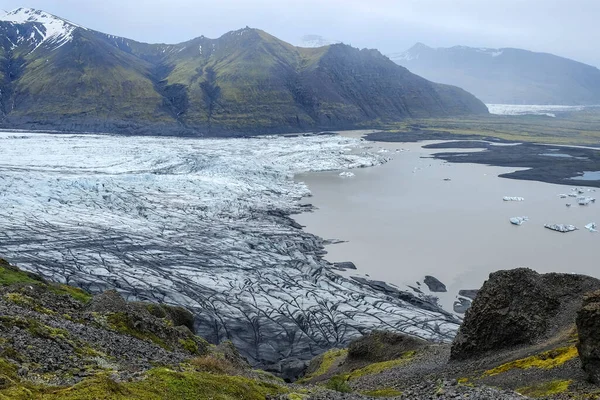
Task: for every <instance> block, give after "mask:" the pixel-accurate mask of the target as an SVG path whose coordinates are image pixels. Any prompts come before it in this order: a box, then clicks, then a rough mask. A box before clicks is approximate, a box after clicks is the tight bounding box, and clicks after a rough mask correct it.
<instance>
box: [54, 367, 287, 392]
mask: <svg viewBox="0 0 600 400" xmlns="http://www.w3.org/2000/svg"><path fill="white" fill-rule="evenodd" d="M286 392H287V390H286V389H285V388H283V387H281V386H278V385H274V384H270V383H264V382H260V381H257V380H252V379H248V378H244V377H240V376H228V375H215V374H209V373H198V372H175V371H171V370H169V369H166V368H159V369H155V370H152V371H150V372H148V373H147V374H146V376H145V379H143V380H141V381H138V382H125V383H117V382H115V381H113V380H112V379H111V378H110V377H109V376H107V375H102V376H98V377H95V378H93V379H88V380H85V381H83V382H82V383H80V384H78V385H75V386H73V387H71V388H68V389H60V390H54V391H51V392H48V391H47V394H45V395H44V397H43V398H44V399H45V400H46V399H47V400H58V399H60V400H75V399H77V400H88V399H89V400H91V399H114V400H125V399H127V400H138V399H139V400H167V399H181V400H186V399H190V400H191V399H214V400H234V399H236V400H238V399H240V400H263V399H264V398H265V397H266V396H267V395H278V394H285V393H286Z"/></svg>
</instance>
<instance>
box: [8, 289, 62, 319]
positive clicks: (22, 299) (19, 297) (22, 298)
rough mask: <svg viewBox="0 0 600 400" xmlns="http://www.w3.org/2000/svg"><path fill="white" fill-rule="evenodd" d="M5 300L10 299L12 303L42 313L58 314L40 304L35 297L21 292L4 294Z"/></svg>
mask: <svg viewBox="0 0 600 400" xmlns="http://www.w3.org/2000/svg"><path fill="white" fill-rule="evenodd" d="M4 300H6V301H10V302H11V303H14V304H16V305H18V306H20V307H24V308H29V309H31V310H34V311H37V312H39V313H42V314H48V315H52V314H56V313H55V312H54V311H52V310H50V309H47V308H46V307H42V306H41V305H39V304H38V303H37V302H36V301H35V300H34V299H33V298H31V297H29V296H26V295H24V294H21V293H7V294H5V295H4Z"/></svg>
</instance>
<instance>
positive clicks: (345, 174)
mask: <svg viewBox="0 0 600 400" xmlns="http://www.w3.org/2000/svg"><path fill="white" fill-rule="evenodd" d="M340 176H341V177H343V178H352V177H353V176H355V175H354V172H350V171H345V172H342V173H341V174H340Z"/></svg>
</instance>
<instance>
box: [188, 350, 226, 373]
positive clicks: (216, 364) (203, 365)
mask: <svg viewBox="0 0 600 400" xmlns="http://www.w3.org/2000/svg"><path fill="white" fill-rule="evenodd" d="M189 364H190V365H191V366H192V367H193V368H194V370H196V371H200V372H211V373H216V374H230V373H233V372H234V368H233V366H232V365H231V364H230V363H229V362H227V360H225V359H224V358H220V357H217V356H215V355H212V354H209V355H207V356H203V357H196V358H193V359H191V360H190V361H189Z"/></svg>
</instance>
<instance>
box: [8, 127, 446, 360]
mask: <svg viewBox="0 0 600 400" xmlns="http://www.w3.org/2000/svg"><path fill="white" fill-rule="evenodd" d="M360 146H361V145H360V141H358V140H353V139H348V138H340V137H334V136H328V137H324V136H319V137H298V138H268V139H267V138H263V139H228V140H201V139H183V138H154V137H113V136H99V135H89V136H78V135H45V134H27V133H19V134H14V133H13V134H10V133H4V134H2V133H0V152H1V153H2V157H1V158H0V204H1V205H2V207H0V246H1V248H2V253H3V254H2V255H3V256H6V257H9V258H10V259H11V261H13V262H17V263H18V265H20V266H21V267H24V268H27V269H29V270H33V271H37V272H39V273H41V274H43V275H44V276H46V277H48V278H51V279H54V280H58V281H62V282H67V283H70V284H76V285H79V286H81V287H84V288H87V289H90V290H102V289H105V288H109V287H115V288H117V289H118V290H120V291H121V292H122V293H123V294H124V295H125V296H127V297H128V298H130V299H142V300H152V301H163V302H167V303H171V304H179V305H183V306H186V307H189V308H191V309H193V310H195V312H196V315H197V325H198V328H199V334H201V335H203V336H206V337H207V338H209V339H210V340H212V341H219V340H222V339H224V338H230V339H232V340H233V341H234V343H235V344H236V345H237V346H238V347H239V348H241V349H242V351H243V353H244V354H245V355H246V356H247V357H249V358H250V359H251V360H252V361H254V362H255V363H257V364H260V363H269V362H273V361H276V360H279V359H283V358H287V357H296V356H299V355H301V356H303V357H310V355H311V354H315V353H317V352H319V351H321V350H322V349H324V348H328V347H331V346H335V345H339V344H344V343H347V342H348V340H350V339H351V338H353V337H355V336H357V335H359V334H360V332H363V331H364V330H366V329H373V328H379V329H388V330H390V329H391V330H397V331H402V332H407V333H411V334H414V335H418V336H420V337H423V338H429V339H436V340H448V339H450V338H451V337H452V336H453V334H454V332H455V331H456V329H457V327H458V325H457V321H456V320H454V319H452V318H449V317H448V316H446V315H443V314H441V313H437V312H433V311H427V310H423V309H420V308H418V307H415V306H413V305H411V304H408V303H406V302H404V301H402V300H399V299H397V298H393V297H390V296H386V295H383V294H381V293H378V292H376V291H374V290H372V289H370V288H368V287H365V286H364V285H362V284H360V283H358V282H354V281H351V280H348V279H345V278H342V277H341V276H339V275H337V274H335V273H334V272H332V271H331V270H330V269H329V268H328V265H327V263H326V262H325V261H323V260H322V259H321V257H320V256H322V255H323V247H322V240H321V239H320V238H317V237H315V236H313V235H310V234H308V233H306V232H304V231H302V230H301V229H298V227H296V226H295V225H294V224H293V222H292V221H291V220H290V219H289V218H287V214H288V213H294V212H300V211H301V210H302V209H303V208H302V207H301V206H300V205H299V202H298V200H299V199H301V198H302V197H303V196H305V195H307V194H309V190H308V188H307V187H306V186H305V185H304V184H302V183H296V182H294V180H293V176H294V174H296V173H300V172H307V171H322V170H348V169H352V168H357V167H365V166H372V165H376V164H380V163H382V162H385V160H386V159H385V158H384V157H383V155H381V154H376V153H371V152H367V151H366V150H365V149H362V150H361V149H360ZM348 148H353V149H354V151H352V152H348V151H347V150H348Z"/></svg>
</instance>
